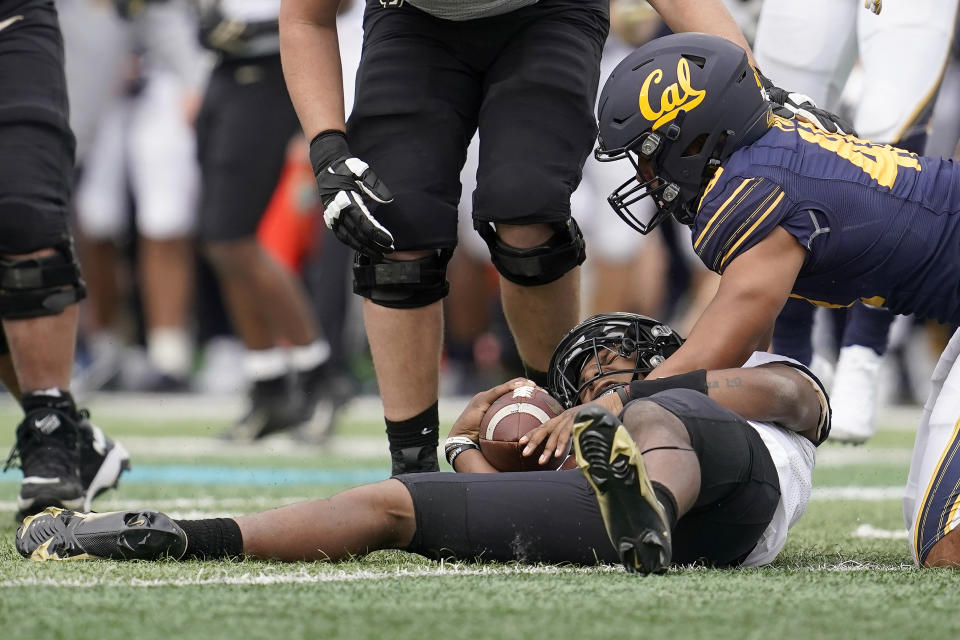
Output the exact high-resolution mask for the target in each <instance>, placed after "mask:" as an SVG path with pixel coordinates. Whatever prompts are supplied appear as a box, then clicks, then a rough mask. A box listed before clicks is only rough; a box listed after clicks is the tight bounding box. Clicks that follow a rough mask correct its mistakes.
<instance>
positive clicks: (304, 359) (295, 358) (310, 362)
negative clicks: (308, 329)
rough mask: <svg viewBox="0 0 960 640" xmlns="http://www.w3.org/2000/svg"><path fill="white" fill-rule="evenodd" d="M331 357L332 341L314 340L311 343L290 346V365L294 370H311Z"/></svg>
mask: <svg viewBox="0 0 960 640" xmlns="http://www.w3.org/2000/svg"><path fill="white" fill-rule="evenodd" d="M329 358H330V343H329V342H327V341H326V340H322V339H321V340H314V341H313V342H311V343H310V344H307V345H303V346H300V347H298V346H293V347H290V366H292V367H293V370H294V371H309V370H310V369H313V368H315V367H318V366H320V365H321V364H323V363H324V362H326V361H327V360H328V359H329Z"/></svg>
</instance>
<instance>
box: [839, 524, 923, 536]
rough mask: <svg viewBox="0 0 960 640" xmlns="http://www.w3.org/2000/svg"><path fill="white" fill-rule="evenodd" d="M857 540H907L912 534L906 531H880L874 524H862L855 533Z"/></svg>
mask: <svg viewBox="0 0 960 640" xmlns="http://www.w3.org/2000/svg"><path fill="white" fill-rule="evenodd" d="M853 536H854V537H855V538H866V539H868V540H906V539H907V538H909V537H910V532H909V531H907V530H906V529H880V528H878V527H875V526H873V525H872V524H862V525H860V526H859V527H857V528H856V529H854V531H853Z"/></svg>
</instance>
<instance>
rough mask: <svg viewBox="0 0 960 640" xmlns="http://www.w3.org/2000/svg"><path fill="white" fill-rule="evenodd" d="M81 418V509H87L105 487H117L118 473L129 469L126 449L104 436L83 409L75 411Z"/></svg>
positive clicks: (78, 426)
mask: <svg viewBox="0 0 960 640" xmlns="http://www.w3.org/2000/svg"><path fill="white" fill-rule="evenodd" d="M77 415H78V416H79V418H80V420H79V422H78V424H77V430H78V433H79V435H80V483H81V485H82V486H83V489H84V496H85V497H84V503H83V511H90V503H91V502H92V501H93V499H94V498H96V497H97V496H99V495H100V494H101V493H103V492H104V491H106V490H107V489H114V488H116V486H117V484H118V483H119V480H120V475H121V474H122V473H123V472H124V471H128V470H129V469H130V454H129V453H128V452H127V449H126V448H125V447H124V446H123V445H122V444H120V443H119V442H116V441H114V440H111V439H110V438H108V437H107V436H105V435H104V433H103V431H101V430H100V427H98V426H97V425H95V424H93V423H92V422H90V414H89V412H87V410H86V409H81V410H80V411H78V412H77Z"/></svg>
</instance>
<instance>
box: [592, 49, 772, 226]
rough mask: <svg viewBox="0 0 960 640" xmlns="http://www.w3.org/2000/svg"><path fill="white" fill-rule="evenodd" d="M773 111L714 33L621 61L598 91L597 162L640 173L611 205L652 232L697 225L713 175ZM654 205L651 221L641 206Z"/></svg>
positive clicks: (741, 55) (736, 55) (739, 53)
mask: <svg viewBox="0 0 960 640" xmlns="http://www.w3.org/2000/svg"><path fill="white" fill-rule="evenodd" d="M769 111H770V105H769V103H768V102H766V101H765V100H764V97H763V94H762V93H761V89H760V83H759V81H758V80H757V77H756V74H755V72H754V70H753V67H751V66H750V63H749V61H748V59H747V54H746V52H745V51H744V50H743V49H741V48H740V47H738V46H737V45H735V44H733V43H732V42H729V41H727V40H725V39H723V38H720V37H717V36H711V35H706V34H702V33H680V34H675V35H670V36H666V37H663V38H658V39H656V40H653V41H651V42H649V43H647V44H646V45H644V46H642V47H640V48H639V49H637V50H635V51H634V52H633V53H631V54H630V55H628V56H627V57H626V58H624V59H623V60H622V61H621V62H620V64H619V65H617V67H616V69H614V71H613V73H612V74H610V77H609V78H608V80H607V82H606V83H605V84H604V87H603V90H602V92H601V94H600V102H599V107H598V109H597V119H598V121H599V127H600V135H599V146H598V148H597V150H596V152H595V156H596V158H597V159H598V160H600V161H601V162H611V161H615V160H622V159H627V160H629V161H630V163H631V164H632V165H633V168H634V172H633V173H634V175H633V176H632V177H630V178H629V179H628V180H626V181H625V182H624V183H623V184H621V185H620V186H619V187H617V189H616V190H614V192H613V193H611V194H610V196H609V197H608V198H607V200H608V201H609V202H610V206H611V207H613V210H614V211H615V212H616V213H617V215H618V216H620V218H622V219H623V220H624V222H626V223H627V224H628V225H630V226H631V227H632V228H633V229H635V230H637V231H639V232H640V233H643V234H646V233H648V232H650V231H651V230H652V229H654V228H655V227H656V226H657V225H659V224H660V223H661V222H663V220H665V219H666V218H667V217H668V216H671V215H672V216H674V217H675V218H676V219H677V220H679V221H680V222H682V223H684V224H688V225H689V224H692V223H693V218H694V215H695V214H696V209H697V205H698V204H699V200H700V197H701V195H702V193H703V190H704V189H705V188H706V186H707V184H708V183H709V181H710V179H711V178H712V177H713V174H714V173H715V171H716V168H717V167H719V166H720V164H721V163H722V162H723V161H724V160H726V159H727V158H728V157H730V155H731V154H732V153H733V152H734V151H736V150H737V149H739V148H740V147H743V146H745V145H748V144H750V143H752V142H754V141H756V140H757V139H758V138H759V137H760V136H761V135H763V133H765V132H766V130H767V128H768V126H769V125H768V119H767V114H768V112H769ZM647 197H650V198H653V201H654V203H655V204H656V212H655V213H654V214H653V216H652V217H651V216H649V215H647V216H646V218H647V219H644V215H643V214H641V213H640V212H639V211H638V210H637V208H636V207H633V208H632V205H635V204H636V203H637V202H639V201H640V200H642V199H643V198H647Z"/></svg>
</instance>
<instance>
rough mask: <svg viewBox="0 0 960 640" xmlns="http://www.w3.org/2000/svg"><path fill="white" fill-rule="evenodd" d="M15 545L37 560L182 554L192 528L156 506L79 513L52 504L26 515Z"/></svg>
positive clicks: (141, 557)
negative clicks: (185, 530) (158, 509)
mask: <svg viewBox="0 0 960 640" xmlns="http://www.w3.org/2000/svg"><path fill="white" fill-rule="evenodd" d="M16 545H17V551H19V552H20V555H22V556H23V557H24V558H28V559H30V560H37V561H45V560H82V559H89V558H106V559H112V560H159V559H161V558H166V557H172V558H174V559H179V558H181V557H183V554H184V553H185V552H186V549H187V534H186V533H184V531H183V529H181V528H180V527H179V525H177V524H176V523H175V522H174V521H173V520H171V519H170V518H169V517H168V516H167V515H165V514H163V513H159V512H157V511H110V512H107V513H78V512H76V511H67V510H65V509H59V508H57V507H50V508H48V509H47V510H45V511H43V512H42V513H38V514H36V515H33V516H28V517H27V518H26V519H24V521H23V525H21V527H20V528H19V529H18V530H17V537H16Z"/></svg>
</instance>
